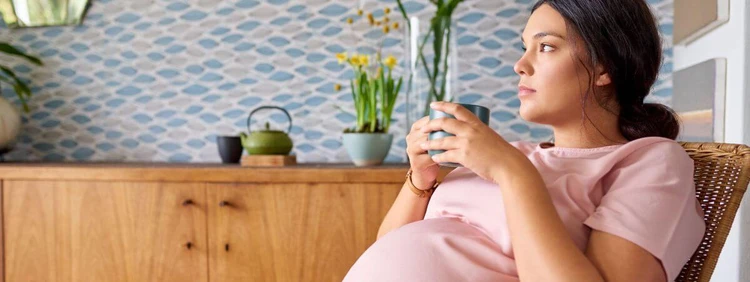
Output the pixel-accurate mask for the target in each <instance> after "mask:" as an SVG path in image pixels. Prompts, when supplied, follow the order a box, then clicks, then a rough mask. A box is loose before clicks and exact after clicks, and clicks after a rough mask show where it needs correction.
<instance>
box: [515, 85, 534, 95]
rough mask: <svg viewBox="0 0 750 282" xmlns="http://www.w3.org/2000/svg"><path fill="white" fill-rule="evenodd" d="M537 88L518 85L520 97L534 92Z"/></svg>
mask: <svg viewBox="0 0 750 282" xmlns="http://www.w3.org/2000/svg"><path fill="white" fill-rule="evenodd" d="M535 92H536V90H534V89H533V88H531V87H528V86H523V85H519V86H518V97H519V98H520V97H525V96H529V95H531V94H534V93H535Z"/></svg>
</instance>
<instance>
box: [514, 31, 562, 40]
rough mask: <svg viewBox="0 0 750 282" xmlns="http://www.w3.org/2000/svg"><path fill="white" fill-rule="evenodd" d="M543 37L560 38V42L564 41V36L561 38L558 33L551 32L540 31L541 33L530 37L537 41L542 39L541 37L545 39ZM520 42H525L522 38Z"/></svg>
mask: <svg viewBox="0 0 750 282" xmlns="http://www.w3.org/2000/svg"><path fill="white" fill-rule="evenodd" d="M545 36H554V37H558V38H560V39H562V40H565V36H562V35H560V34H559V33H556V32H552V31H542V32H539V33H537V34H534V36H532V38H533V39H539V38H542V37H545ZM521 42H526V41H524V40H523V36H521Z"/></svg>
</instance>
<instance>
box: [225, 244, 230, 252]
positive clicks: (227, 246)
mask: <svg viewBox="0 0 750 282" xmlns="http://www.w3.org/2000/svg"><path fill="white" fill-rule="evenodd" d="M224 250H226V251H227V252H228V251H229V244H226V245H224Z"/></svg>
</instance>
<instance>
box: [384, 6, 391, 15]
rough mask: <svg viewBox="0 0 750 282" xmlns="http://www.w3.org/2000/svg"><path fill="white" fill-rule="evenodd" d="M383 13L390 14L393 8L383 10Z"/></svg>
mask: <svg viewBox="0 0 750 282" xmlns="http://www.w3.org/2000/svg"><path fill="white" fill-rule="evenodd" d="M383 12H385V14H386V15H387V14H390V13H391V8H385V10H383Z"/></svg>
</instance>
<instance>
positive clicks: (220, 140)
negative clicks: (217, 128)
mask: <svg viewBox="0 0 750 282" xmlns="http://www.w3.org/2000/svg"><path fill="white" fill-rule="evenodd" d="M216 146H217V147H219V156H221V162H222V163H225V164H236V163H239V162H240V158H242V140H240V137H239V136H216Z"/></svg>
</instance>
